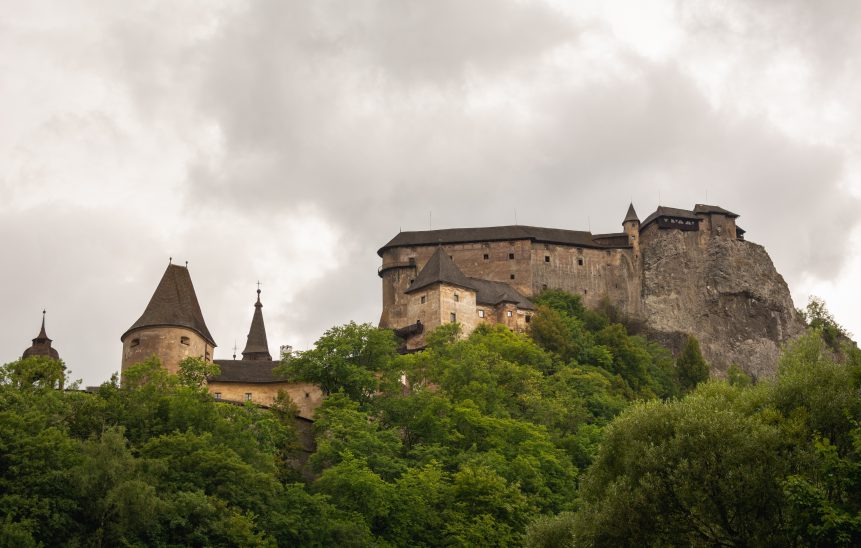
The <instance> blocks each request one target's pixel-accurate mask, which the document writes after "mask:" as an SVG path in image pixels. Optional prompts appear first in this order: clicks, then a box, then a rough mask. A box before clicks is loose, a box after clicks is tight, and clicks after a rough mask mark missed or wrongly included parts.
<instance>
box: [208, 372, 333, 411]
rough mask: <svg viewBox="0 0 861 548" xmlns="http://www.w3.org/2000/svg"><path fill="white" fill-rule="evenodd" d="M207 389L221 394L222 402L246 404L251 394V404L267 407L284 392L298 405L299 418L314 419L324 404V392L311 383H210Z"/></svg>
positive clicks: (212, 392)
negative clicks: (248, 395) (247, 396)
mask: <svg viewBox="0 0 861 548" xmlns="http://www.w3.org/2000/svg"><path fill="white" fill-rule="evenodd" d="M207 387H208V389H209V393H210V394H213V395H214V396H215V395H216V394H219V395H220V399H222V400H226V401H234V402H244V401H247V398H246V394H250V395H251V396H250V397H251V399H250V401H251V402H253V403H256V404H260V405H266V406H269V405H272V404H273V403H274V402H275V398H276V397H277V396H278V392H279V391H283V392H285V393H286V394H287V395H288V396H290V399H291V400H293V403H295V404H296V407H297V408H298V409H299V416H300V417H303V418H306V419H313V418H314V412H315V411H316V410H317V408H318V407H320V404H321V403H322V402H323V392H322V391H321V390H320V388H319V387H318V386H316V385H313V384H309V383H288V382H268V383H242V382H218V381H210V382H209V383H208V385H207ZM216 397H219V396H216Z"/></svg>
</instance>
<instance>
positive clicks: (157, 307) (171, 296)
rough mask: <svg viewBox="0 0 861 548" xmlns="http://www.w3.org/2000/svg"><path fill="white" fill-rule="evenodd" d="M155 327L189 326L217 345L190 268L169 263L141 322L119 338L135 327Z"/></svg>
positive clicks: (210, 342)
mask: <svg viewBox="0 0 861 548" xmlns="http://www.w3.org/2000/svg"><path fill="white" fill-rule="evenodd" d="M156 326H171V327H187V328H188V329H191V330H192V331H195V332H196V333H197V334H199V335H200V336H201V337H203V338H204V339H205V340H206V342H208V343H209V344H211V345H212V346H216V345H215V341H214V340H213V339H212V335H210V333H209V329H207V327H206V322H205V321H204V320H203V313H202V312H201V311H200V304H199V303H198V302H197V295H196V294H195V292H194V285H193V284H192V283H191V275H190V274H189V273H188V268H186V267H183V266H179V265H175V264H171V265H168V267H167V270H165V271H164V275H163V276H162V278H161V281H160V282H159V284H158V287H156V289H155V293H153V295H152V298H151V299H150V301H149V304H148V305H147V307H146V310H144V313H143V314H142V315H141V317H140V318H138V321H136V322H135V323H134V324H132V326H131V327H129V328H128V330H126V332H125V333H123V336H122V337H120V340H124V339H125V338H126V335H128V334H129V333H130V332H131V331H133V330H135V329H140V328H142V327H156Z"/></svg>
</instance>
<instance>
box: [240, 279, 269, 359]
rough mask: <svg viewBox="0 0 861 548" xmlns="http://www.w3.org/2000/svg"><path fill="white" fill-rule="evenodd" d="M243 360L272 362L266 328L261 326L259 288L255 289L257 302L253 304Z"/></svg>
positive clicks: (261, 308) (261, 315) (261, 307)
mask: <svg viewBox="0 0 861 548" xmlns="http://www.w3.org/2000/svg"><path fill="white" fill-rule="evenodd" d="M242 359H243V360H266V361H272V355H271V354H270V353H269V342H268V341H267V340H266V326H265V325H263V303H261V302H260V286H259V285H258V287H257V302H256V303H254V316H252V317H251V329H249V330H248V342H247V343H246V344H245V350H243V351H242Z"/></svg>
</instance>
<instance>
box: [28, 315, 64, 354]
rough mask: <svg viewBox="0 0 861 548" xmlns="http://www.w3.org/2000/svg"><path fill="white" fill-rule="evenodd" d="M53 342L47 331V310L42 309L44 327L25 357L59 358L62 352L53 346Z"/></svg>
mask: <svg viewBox="0 0 861 548" xmlns="http://www.w3.org/2000/svg"><path fill="white" fill-rule="evenodd" d="M51 342H52V341H51V339H49V338H48V334H47V332H46V331H45V311H44V310H42V329H40V330H39V334H38V335H37V336H36V338H35V339H33V345H32V346H31V347H30V348H28V349H27V350H25V351H24V354H23V357H24V358H26V357H29V356H48V357H49V358H53V359H55V360H59V359H60V353H59V352H57V349H56V348H52V347H51Z"/></svg>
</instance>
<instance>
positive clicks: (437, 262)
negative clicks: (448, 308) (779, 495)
mask: <svg viewBox="0 0 861 548" xmlns="http://www.w3.org/2000/svg"><path fill="white" fill-rule="evenodd" d="M436 283H445V284H450V285H457V286H460V287H465V288H467V289H472V290H473V291H475V290H476V288H475V286H474V285H473V284H472V282H471V281H470V280H469V278H467V277H466V276H465V275H464V273H463V272H461V271H460V269H459V268H458V267H457V265H456V264H454V261H452V260H451V257H449V256H448V254H447V253H446V252H445V251H444V250H443V248H442V246H440V247H438V248H437V250H436V251H435V252H434V254H433V255H431V258H430V259H428V262H427V264H425V266H424V268H422V270H421V272H419V275H418V276H416V279H415V281H413V283H412V285H410V286H409V287H408V288H407V290H406V293H410V292H412V291H418V290H419V289H422V288H425V287H427V286H429V285H433V284H436Z"/></svg>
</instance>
